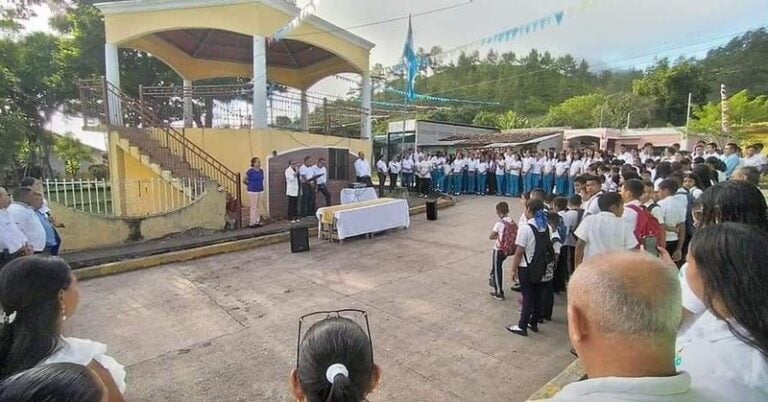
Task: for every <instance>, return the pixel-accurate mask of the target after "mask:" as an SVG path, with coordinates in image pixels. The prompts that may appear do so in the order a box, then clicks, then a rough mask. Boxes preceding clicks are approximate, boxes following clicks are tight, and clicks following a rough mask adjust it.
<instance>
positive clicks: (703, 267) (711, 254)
mask: <svg viewBox="0 0 768 402" xmlns="http://www.w3.org/2000/svg"><path fill="white" fill-rule="evenodd" d="M766 260H768V235H766V233H765V232H763V231H761V230H758V229H757V228H755V227H753V226H748V225H745V224H741V223H732V222H726V223H723V224H715V225H707V226H704V227H702V228H700V229H699V230H697V231H696V234H695V235H694V236H693V240H692V241H691V246H690V252H689V258H688V264H687V267H686V270H685V281H686V282H687V284H688V286H689V287H690V289H691V290H692V291H693V293H694V294H695V295H696V297H697V298H698V299H699V300H702V301H703V302H704V305H705V306H706V312H705V313H704V314H703V315H701V316H700V317H699V318H698V319H696V321H695V322H694V323H693V325H692V326H691V327H690V328H688V329H687V330H686V331H685V332H684V333H682V334H680V336H679V337H678V338H677V356H676V359H675V363H676V365H677V368H678V370H681V371H686V372H688V373H689V374H690V375H691V378H692V380H693V385H694V386H696V387H699V388H702V389H704V390H706V391H707V393H708V394H710V395H712V397H713V398H714V399H716V400H721V401H725V400H729V401H766V400H768V331H766V328H768V292H766V291H765V289H768V270H766V269H765V261H766Z"/></svg>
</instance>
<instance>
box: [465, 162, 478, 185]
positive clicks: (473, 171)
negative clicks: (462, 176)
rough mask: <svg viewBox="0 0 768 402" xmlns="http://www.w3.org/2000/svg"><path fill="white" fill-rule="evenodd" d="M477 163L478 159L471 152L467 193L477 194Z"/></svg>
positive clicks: (468, 164)
mask: <svg viewBox="0 0 768 402" xmlns="http://www.w3.org/2000/svg"><path fill="white" fill-rule="evenodd" d="M477 164H478V160H477V158H476V157H475V155H474V154H471V155H470V156H469V158H468V159H467V185H466V187H465V188H466V192H467V194H477V190H476V187H477Z"/></svg>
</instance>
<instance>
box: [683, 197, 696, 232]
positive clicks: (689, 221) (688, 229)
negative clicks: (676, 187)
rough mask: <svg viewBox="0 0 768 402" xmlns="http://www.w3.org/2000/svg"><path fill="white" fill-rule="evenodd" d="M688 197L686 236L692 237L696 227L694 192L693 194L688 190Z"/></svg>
mask: <svg viewBox="0 0 768 402" xmlns="http://www.w3.org/2000/svg"><path fill="white" fill-rule="evenodd" d="M685 195H686V197H687V198H688V205H687V207H686V209H685V236H686V237H691V236H693V231H694V230H695V229H696V228H695V227H694V226H693V201H694V200H693V194H691V192H690V191H688V190H686V192H685Z"/></svg>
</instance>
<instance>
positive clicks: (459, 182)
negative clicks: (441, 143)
mask: <svg viewBox="0 0 768 402" xmlns="http://www.w3.org/2000/svg"><path fill="white" fill-rule="evenodd" d="M452 176H453V191H454V192H455V193H454V195H461V194H462V193H463V192H464V155H462V154H458V155H456V159H455V160H454V161H453V175H452Z"/></svg>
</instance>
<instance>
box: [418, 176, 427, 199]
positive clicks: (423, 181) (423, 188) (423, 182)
mask: <svg viewBox="0 0 768 402" xmlns="http://www.w3.org/2000/svg"><path fill="white" fill-rule="evenodd" d="M416 180H417V181H418V183H419V192H420V193H421V195H429V181H430V178H429V177H417V178H416Z"/></svg>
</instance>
